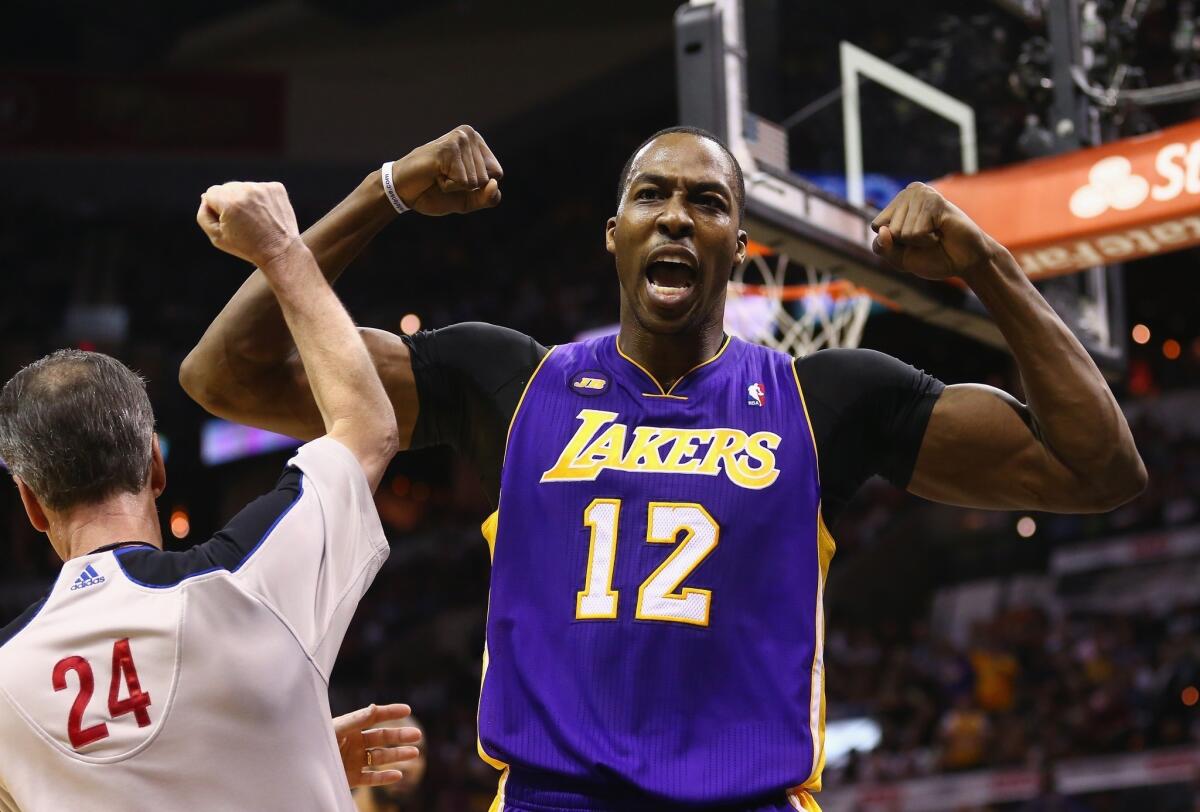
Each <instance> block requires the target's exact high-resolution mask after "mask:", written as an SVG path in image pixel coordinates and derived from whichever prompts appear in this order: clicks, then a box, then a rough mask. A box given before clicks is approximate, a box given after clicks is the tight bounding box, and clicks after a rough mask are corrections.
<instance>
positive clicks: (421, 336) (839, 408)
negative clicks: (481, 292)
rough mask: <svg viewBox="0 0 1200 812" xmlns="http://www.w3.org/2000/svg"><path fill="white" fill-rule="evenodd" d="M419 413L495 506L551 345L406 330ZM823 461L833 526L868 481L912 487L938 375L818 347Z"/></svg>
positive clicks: (809, 390)
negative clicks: (517, 429)
mask: <svg viewBox="0 0 1200 812" xmlns="http://www.w3.org/2000/svg"><path fill="white" fill-rule="evenodd" d="M404 341H405V343H406V344H407V345H408V348H409V352H410V354H411V357H412V368H413V375H414V377H415V379H416V385H417V398H418V400H419V403H420V409H419V411H418V414H417V422H416V426H414V428H413V435H412V441H411V444H410V445H411V447H412V448H422V447H425V446H432V445H442V444H445V445H449V446H451V447H453V448H454V449H456V450H457V451H458V452H459V453H461V454H463V455H465V456H466V457H467V458H468V459H470V460H471V461H473V462H474V463H475V465H476V467H477V468H478V471H479V478H480V484H481V485H482V486H483V489H484V492H485V493H486V494H487V497H488V499H489V500H491V502H492V504H493V505H495V504H496V500H497V497H498V495H499V492H500V467H501V465H502V464H503V462H504V444H505V441H506V438H507V434H508V425H509V422H510V421H511V420H512V416H513V412H514V411H515V410H516V407H517V402H518V401H519V400H520V398H521V393H522V392H524V391H525V384H526V383H527V382H528V381H529V376H530V375H532V374H533V370H534V369H535V368H536V367H537V364H538V362H539V361H540V360H541V358H542V356H543V355H545V354H546V348H545V347H543V346H541V345H540V344H538V343H537V342H536V341H534V340H533V339H532V338H530V337H529V336H527V335H524V334H523V333H518V332H516V331H515V330H509V329H508V328H506V327H497V326H495V325H492V324H483V323H481V322H466V323H463V324H455V325H452V326H450V327H445V328H442V329H440V330H428V331H424V332H420V333H417V334H416V335H413V336H405V337H404ZM796 373H797V375H798V376H799V378H800V386H801V387H802V388H803V390H804V397H805V402H806V404H807V406H808V413H809V418H810V419H811V421H812V430H813V436H814V437H815V438H816V443H817V454H818V457H819V460H820V463H819V464H820V477H821V505H822V512H823V513H824V515H825V520H826V522H827V523H829V524H832V523H833V522H834V521H835V520H836V519H837V516H838V515H839V514H840V513H841V511H842V509H843V508H844V507H845V506H846V504H847V503H848V502H849V501H850V499H851V498H852V497H853V496H854V492H855V491H857V490H858V488H859V486H860V485H862V483H863V482H865V481H866V480H867V479H868V478H869V477H871V476H872V475H875V474H879V475H880V476H883V477H884V478H886V479H888V480H889V481H890V482H892V483H893V484H895V485H897V486H898V487H901V488H903V487H905V486H907V485H908V480H909V478H910V477H911V476H912V471H913V467H914V466H915V465H916V461H917V452H918V451H920V448H921V440H922V438H923V437H924V436H925V427H926V426H927V425H928V424H929V416H930V414H931V413H932V412H933V404H934V403H935V402H936V401H937V399H938V396H939V395H941V393H942V390H943V389H944V388H945V386H944V384H943V383H942V382H941V381H939V380H937V379H936V378H934V377H932V376H930V375H927V374H925V373H924V372H922V371H920V370H918V369H914V368H913V367H911V366H909V365H908V364H905V363H904V362H903V361H899V360H897V359H895V358H893V357H891V356H890V355H885V354H883V353H881V352H876V351H874V350H862V349H854V350H849V349H847V350H822V351H821V352H817V353H814V354H812V355H809V356H807V357H805V358H799V359H797V360H796Z"/></svg>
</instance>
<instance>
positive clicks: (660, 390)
mask: <svg viewBox="0 0 1200 812" xmlns="http://www.w3.org/2000/svg"><path fill="white" fill-rule="evenodd" d="M732 340H733V339H732V337H731V336H725V343H723V344H722V345H721V349H719V350H717V353H716V355H714V356H713V357H712V358H709V359H708V360H707V361H701V362H700V363H698V364H696V366H694V367H692V368H691V369H689V370H688V371H687V372H685V373H683V374H682V375H680V376H679V377H678V378H676V379H675V383H673V384H671V388H670V389H664V388H663V385H662V384H661V383H659V382H658V378H655V377H654V376H653V375H652V374H650V370H648V369H646V368H645V367H644V366H642V365H641V364H639V363H638V362H637V361H635V360H633V359H632V358H630V357H629V356H628V355H626V354H625V351H624V350H623V349H621V339H620V338H617V339H616V341H615V342H614V343H615V344H616V345H617V355H620V356H621V357H622V358H624V359H625V360H626V361H628V362H629V363H631V364H633V365H634V366H635V367H637V368H638V369H640V370H641V371H642V373H643V374H645V376H646V377H647V378H649V379H650V382H651V383H653V384H654V385H655V386H656V387H657V388H658V394H657V395H654V394H645V393H643V394H644V396H645V397H665V396H667V395H670V394H671V393H672V392H674V391H675V387H677V386H679V384H680V382H681V381H682V380H683V379H684V378H686V377H687V376H688V375H691V374H692V373H693V372H695V371H696V370H698V369H699V368H700V367H704V366H708V365H709V364H711V363H712V362H713V361H715V360H717V359H718V358H720V357H721V355H722V354H723V353H724V352H725V348H726V347H728V346H729V342H730V341H732ZM674 397H682V396H681V395H675V396H674ZM684 400H686V398H684Z"/></svg>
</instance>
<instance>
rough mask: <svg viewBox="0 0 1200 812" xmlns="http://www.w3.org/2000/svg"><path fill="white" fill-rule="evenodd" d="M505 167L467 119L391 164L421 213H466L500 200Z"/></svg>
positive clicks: (401, 191) (400, 190)
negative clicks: (469, 124)
mask: <svg viewBox="0 0 1200 812" xmlns="http://www.w3.org/2000/svg"><path fill="white" fill-rule="evenodd" d="M503 177H504V170H503V169H501V168H500V162H499V161H497V160H496V156H495V155H493V154H492V151H491V150H490V149H488V145H487V144H486V143H485V142H484V140H483V136H481V135H480V134H479V133H477V132H475V130H474V129H473V128H472V127H470V126H468V125H466V124H463V125H461V126H459V127H455V128H454V129H453V130H451V131H450V132H448V133H446V134H445V135H443V136H442V137H441V138H439V139H437V140H436V141H430V142H429V143H428V144H425V145H423V146H420V147H417V148H416V149H414V150H413V151H412V152H410V153H408V154H407V155H405V156H404V157H403V158H401V159H400V160H398V161H396V162H395V163H393V164H392V183H393V184H395V187H396V193H397V194H398V195H400V199H401V200H403V201H404V203H405V205H407V206H408V207H409V208H411V209H413V210H414V211H419V212H421V214H432V215H441V214H451V213H458V214H465V213H467V212H471V211H476V210H477V209H486V208H490V207H492V206H496V205H499V203H500V179H501V178H503Z"/></svg>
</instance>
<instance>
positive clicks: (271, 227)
mask: <svg viewBox="0 0 1200 812" xmlns="http://www.w3.org/2000/svg"><path fill="white" fill-rule="evenodd" d="M196 222H197V223H199V224H200V228H201V229H203V230H204V233H205V234H206V235H208V239H209V240H210V241H211V242H212V244H213V245H215V246H216V247H217V248H220V249H221V250H222V251H224V252H225V253H227V254H233V255H234V256H235V257H241V258H242V259H244V260H246V261H247V262H249V263H251V264H253V265H257V266H258V267H259V268H263V269H266V268H267V267H268V266H270V264H271V263H272V261H274V260H275V259H277V258H279V257H281V256H283V254H284V253H285V252H286V251H287V250H288V249H289V248H291V247H292V246H293V245H295V244H297V243H299V241H300V229H299V227H297V225H296V213H295V212H294V211H292V203H291V201H290V200H288V196H287V190H286V189H284V188H283V184H282V183H241V182H237V181H235V182H232V183H224V184H221V185H220V186H210V187H208V191H207V192H205V193H204V194H202V195H200V209H199V211H197V212H196Z"/></svg>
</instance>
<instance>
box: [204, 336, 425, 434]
mask: <svg viewBox="0 0 1200 812" xmlns="http://www.w3.org/2000/svg"><path fill="white" fill-rule="evenodd" d="M358 332H359V335H360V336H362V339H363V343H364V344H365V345H366V347H367V352H368V353H369V354H370V356H371V360H372V361H373V362H374V364H375V369H376V371H377V372H378V373H379V379H380V381H381V382H382V383H383V388H384V390H385V391H386V392H387V394H388V397H389V399H390V400H391V402H392V408H393V409H394V410H395V412H396V424H397V428H398V430H399V437H400V448H401V450H403V449H405V448H408V446H409V441H410V439H411V437H412V430H413V426H414V425H415V423H416V419H417V409H418V403H417V390H416V384H415V382H414V379H413V371H412V362H411V358H410V357H409V350H408V347H407V345H405V343H404V341H403V340H401V338H400V337H399V336H397V335H395V334H394V333H389V332H388V331H386V330H376V329H373V328H370V327H359V328H358ZM222 380H223V384H222V385H221V386H220V387H219V388H218V389H216V390H214V391H212V392H209V393H206V395H205V397H204V398H203V399H201V402H202V403H203V405H204V407H205V408H206V409H207V410H208V411H209V412H211V413H212V414H213V415H216V416H217V417H222V418H225V419H227V420H231V421H234V422H236V423H241V424H244V425H247V426H254V427H256V428H260V429H266V430H267V431H274V432H277V433H279V434H285V435H287V436H289V437H295V438H297V439H300V440H312V439H315V438H317V437H320V436H321V435H322V434H324V433H325V426H324V423H323V421H322V419H321V412H320V410H319V409H318V408H317V403H316V401H315V400H314V399H313V394H312V389H311V388H310V387H309V383H308V376H307V375H306V374H305V371H304V364H303V363H302V362H301V360H300V355H299V353H297V352H296V351H295V349H293V350H292V352H291V353H289V354H288V356H287V358H286V359H284V361H283V362H282V363H281V364H277V365H275V366H274V367H272V368H270V369H263V370H260V371H257V372H256V373H255V374H254V377H253V380H241V379H240V378H239V377H238V376H237V375H233V374H230V375H226V376H223V378H222Z"/></svg>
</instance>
